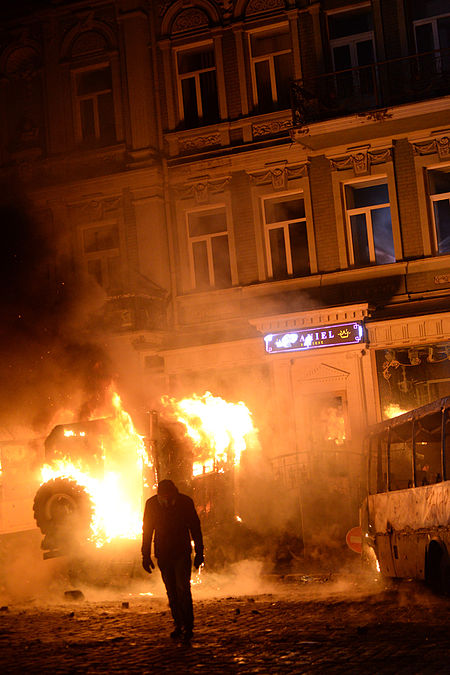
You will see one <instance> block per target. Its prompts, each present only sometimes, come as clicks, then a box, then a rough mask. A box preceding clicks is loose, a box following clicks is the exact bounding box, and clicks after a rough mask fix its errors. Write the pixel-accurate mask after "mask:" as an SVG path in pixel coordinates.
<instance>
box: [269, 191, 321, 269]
mask: <svg viewBox="0 0 450 675" xmlns="http://www.w3.org/2000/svg"><path fill="white" fill-rule="evenodd" d="M263 215H264V228H265V242H266V252H267V268H268V274H269V277H271V278H273V279H285V278H286V277H289V276H294V277H299V276H305V275H307V274H310V271H311V270H310V262H309V248H308V234H307V228H306V216H305V201H304V199H303V196H302V195H301V194H297V195H292V194H291V195H285V196H280V197H274V198H270V199H264V200H263Z"/></svg>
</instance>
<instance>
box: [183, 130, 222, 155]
mask: <svg viewBox="0 0 450 675" xmlns="http://www.w3.org/2000/svg"><path fill="white" fill-rule="evenodd" d="M215 145H220V134H208V135H207V136H189V137H188V138H181V139H180V140H179V141H178V146H179V149H180V152H189V151H190V150H201V149H202V148H208V147H211V146H215Z"/></svg>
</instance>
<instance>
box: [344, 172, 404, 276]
mask: <svg viewBox="0 0 450 675" xmlns="http://www.w3.org/2000/svg"><path fill="white" fill-rule="evenodd" d="M381 182H384V183H386V185H387V188H388V194H389V203H383V204H376V205H374V206H368V207H358V208H355V209H347V201H346V196H345V188H346V187H351V186H353V185H358V184H361V183H367V184H368V185H367V187H370V183H373V184H380V183H381ZM340 183H341V199H342V204H343V211H344V224H345V235H346V242H347V252H348V265H349V266H351V267H353V266H355V265H356V263H355V256H354V247H353V237H352V229H351V222H350V216H351V215H358V213H359V212H361V213H364V212H366V211H371V210H372V209H380V208H386V207H389V209H390V213H391V228H392V239H393V242H394V255H395V260H394V261H392V262H391V263H377V261H376V259H375V246H374V239H373V228H372V217H370V233H371V235H372V237H371V240H370V239H369V227H368V224H367V219H366V231H367V240H368V245H369V263H368V264H367V266H376V267H379V266H380V265H394V264H395V263H397V262H399V260H401V259H402V253H401V248H400V246H399V245H398V244H397V241H396V240H397V236H396V235H397V232H396V230H397V229H398V230H399V224H398V222H397V221H396V219H394V207H395V208H396V207H397V202H396V199H395V200H394V198H393V193H392V187H391V181H390V180H389V175H388V173H387V172H386V173H382V174H375V173H374V174H371V175H367V176H363V177H360V178H353V179H349V180H345V179H344V180H343V181H341V182H340ZM399 236H400V235H399V234H398V237H399Z"/></svg>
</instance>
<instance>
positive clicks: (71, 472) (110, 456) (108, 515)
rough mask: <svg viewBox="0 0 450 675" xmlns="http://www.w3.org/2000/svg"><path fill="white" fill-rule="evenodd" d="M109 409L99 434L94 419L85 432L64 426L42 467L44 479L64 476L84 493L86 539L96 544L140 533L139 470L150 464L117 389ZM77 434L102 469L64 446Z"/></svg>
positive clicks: (140, 472)
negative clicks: (89, 512)
mask: <svg viewBox="0 0 450 675" xmlns="http://www.w3.org/2000/svg"><path fill="white" fill-rule="evenodd" d="M111 408H112V415H111V416H110V417H106V418H104V419H102V420H101V421H102V422H103V425H102V433H101V434H99V433H98V431H96V430H98V426H95V424H94V423H93V426H92V434H90V432H89V422H87V423H86V425H85V426H86V429H85V430H84V431H83V432H75V431H74V430H73V429H71V425H67V430H65V431H64V436H63V440H62V441H61V447H60V448H59V452H58V455H59V456H60V457H59V458H57V457H55V459H53V460H52V461H51V463H49V464H45V465H44V466H43V467H42V470H41V474H42V479H43V481H44V482H47V481H50V480H52V479H55V478H65V479H69V481H75V482H76V483H77V484H78V485H80V486H82V487H83V488H84V490H85V491H86V492H87V494H88V495H89V497H90V499H91V502H92V507H93V516H92V521H91V533H90V537H89V539H90V541H92V542H94V543H95V545H96V546H98V547H101V546H103V545H104V544H105V543H106V542H109V541H111V540H112V539H115V538H126V539H137V538H138V537H139V536H140V535H141V533H142V487H143V478H142V477H143V469H144V466H147V467H151V461H150V459H149V457H148V455H147V452H146V449H145V445H144V441H143V438H142V437H141V436H140V435H139V434H138V433H137V432H136V430H135V428H134V425H133V422H132V420H131V417H130V415H129V414H128V413H127V412H126V411H124V410H123V409H122V405H121V401H120V397H119V396H118V395H117V394H116V393H111ZM108 412H110V411H108ZM73 426H75V425H73ZM66 431H68V432H72V433H66ZM77 434H78V435H79V436H81V435H83V437H85V438H86V440H89V442H90V447H92V449H93V452H92V456H93V457H94V456H95V457H96V458H97V457H101V459H102V464H101V467H100V470H99V466H98V463H94V462H91V463H90V462H89V457H88V456H83V457H79V456H78V457H74V456H73V454H72V453H71V452H70V451H71V450H72V446H67V448H66V447H64V444H65V439H68V442H70V441H71V439H72V438H73V437H74V436H75V435H77ZM90 436H91V438H89V437H90ZM64 450H69V453H70V454H72V456H70V457H68V456H67V455H68V454H69V453H66V456H64V454H65V453H64Z"/></svg>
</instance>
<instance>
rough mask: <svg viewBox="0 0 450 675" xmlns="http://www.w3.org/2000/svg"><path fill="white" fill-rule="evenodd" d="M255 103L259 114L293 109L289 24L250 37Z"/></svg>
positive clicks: (256, 32) (257, 32)
mask: <svg viewBox="0 0 450 675" xmlns="http://www.w3.org/2000/svg"><path fill="white" fill-rule="evenodd" d="M249 39H250V54H251V66H252V85H253V100H254V103H255V107H256V108H257V109H258V110H259V111H260V112H270V111H272V110H283V109H285V108H290V107H291V103H290V83H291V81H292V51H291V37H290V34H289V25H288V24H282V25H279V26H274V27H273V28H270V29H264V30H262V31H255V32H253V33H251V34H250V36H249Z"/></svg>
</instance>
